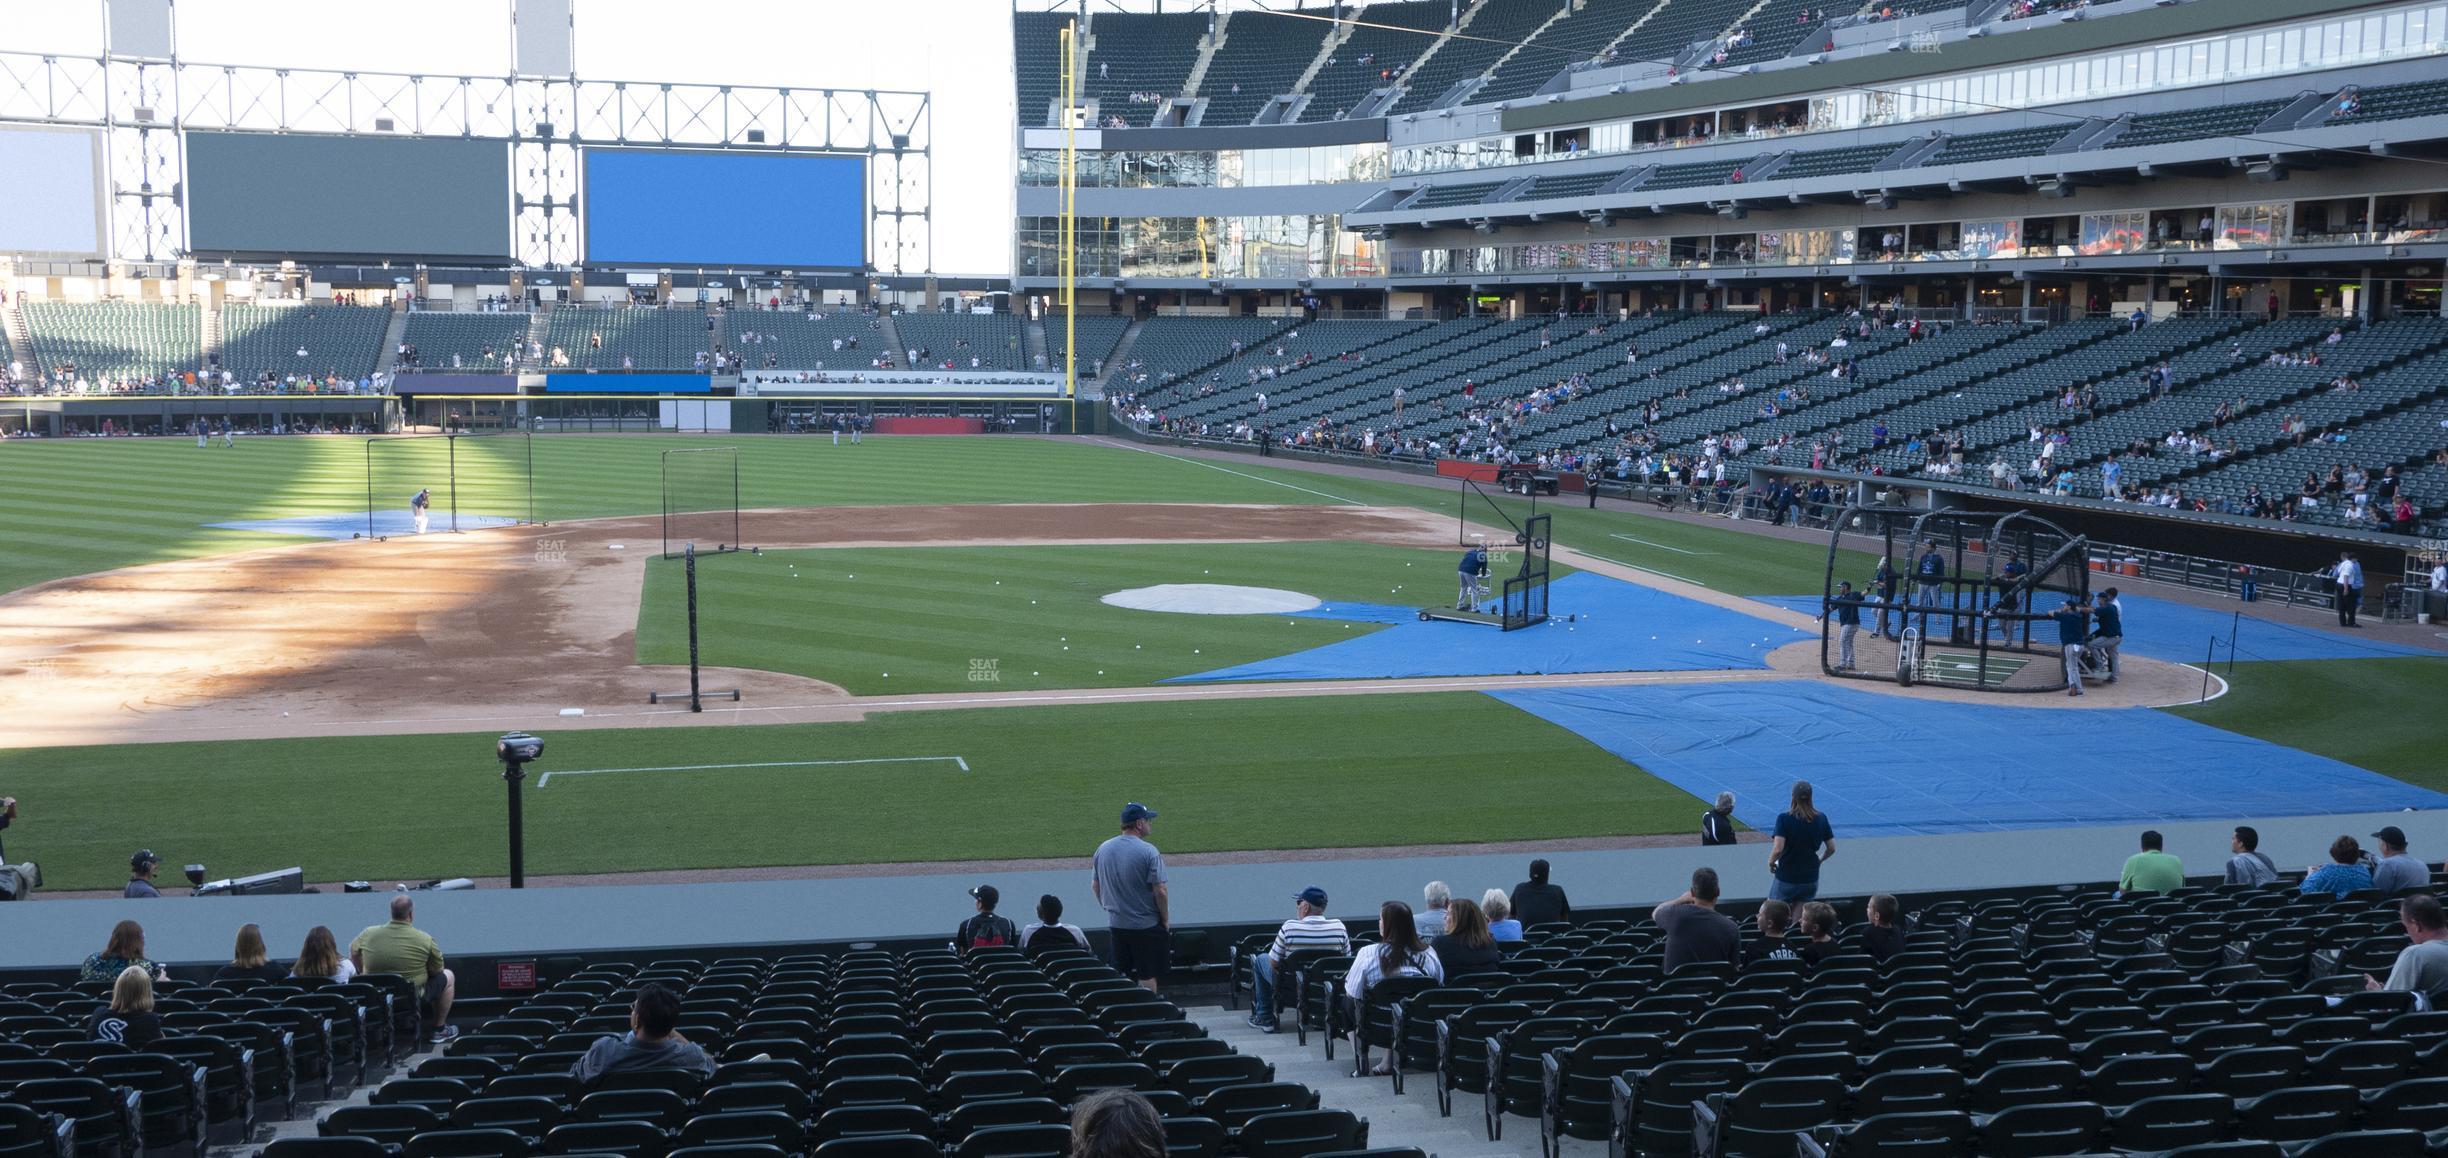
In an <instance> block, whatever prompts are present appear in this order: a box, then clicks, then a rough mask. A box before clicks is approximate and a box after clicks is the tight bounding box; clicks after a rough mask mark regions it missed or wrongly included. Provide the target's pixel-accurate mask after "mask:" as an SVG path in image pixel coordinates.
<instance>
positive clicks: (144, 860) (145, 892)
mask: <svg viewBox="0 0 2448 1158" xmlns="http://www.w3.org/2000/svg"><path fill="white" fill-rule="evenodd" d="M160 864H161V858H160V857H158V856H155V855H153V850H152V849H149V848H140V849H137V850H136V855H134V856H131V857H129V858H128V883H127V887H126V888H124V889H121V890H120V891H119V895H120V896H122V897H126V898H128V899H130V900H134V899H136V898H139V897H158V896H160V895H161V890H160V889H157V888H154V887H153V870H154V868H155V867H156V866H158V865H160Z"/></svg>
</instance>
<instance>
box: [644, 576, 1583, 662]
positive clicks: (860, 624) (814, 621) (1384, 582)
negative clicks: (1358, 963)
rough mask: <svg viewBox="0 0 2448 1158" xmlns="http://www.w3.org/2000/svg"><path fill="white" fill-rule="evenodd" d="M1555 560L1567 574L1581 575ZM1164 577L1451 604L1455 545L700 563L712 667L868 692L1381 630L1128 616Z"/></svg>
mask: <svg viewBox="0 0 2448 1158" xmlns="http://www.w3.org/2000/svg"><path fill="white" fill-rule="evenodd" d="M1570 570H1571V569H1570V568H1568V567H1564V566H1563V565H1561V564H1557V565H1556V566H1555V567H1554V570H1553V574H1554V575H1555V576H1557V577H1559V578H1560V577H1562V576H1563V575H1565V574H1567V573H1569V572H1570ZM646 575H647V581H646V593H645V598H644V601H643V604H642V606H641V607H640V609H639V613H638V633H637V638H638V647H637V655H638V662H640V663H668V664H679V663H686V662H688V634H687V622H686V617H685V616H684V614H683V613H682V608H684V607H685V606H686V602H685V599H684V597H683V595H682V593H681V572H680V566H679V564H678V563H677V562H675V561H672V560H660V559H658V560H655V561H653V562H651V563H649V564H648V566H647V572H646ZM1159 583H1230V584H1237V585H1244V586H1252V587H1281V588H1288V589H1291V590H1295V591H1300V592H1303V593H1306V594H1309V595H1314V596H1317V597H1318V598H1320V599H1325V600H1329V601H1332V602H1350V603H1391V604H1397V605H1402V606H1426V605H1432V604H1433V605H1450V604H1451V603H1452V602H1453V599H1454V594H1455V592H1454V553H1453V552H1450V551H1422V550H1412V549H1405V548H1400V547H1386V546H1379V545H1376V544H1372V543H1230V544H1167V545H1161V546H1120V547H908V548H901V547H893V548H852V549H843V550H817V551H768V552H765V553H764V554H762V555H744V554H729V555H721V556H712V557H704V558H700V559H699V560H698V564H697V586H698V593H699V598H698V606H699V612H698V620H699V629H698V630H699V637H700V640H701V645H700V653H701V655H702V657H703V661H704V662H705V663H708V664H718V665H723V666H729V667H751V668H762V669H765V670H768V671H780V672H789V673H792V674H795V675H804V676H812V677H814V678H817V679H822V680H828V681H831V682H833V683H837V684H840V685H842V686H843V687H845V688H847V689H849V690H850V691H852V692H855V693H858V694H860V695H875V694H880V693H886V692H941V691H958V690H961V689H964V688H967V689H976V688H980V687H984V688H988V689H1003V688H1009V689H1032V688H1091V687H1135V686H1140V685H1145V684H1152V683H1155V682H1158V681H1160V680H1164V679H1168V678H1171V677H1173V676H1183V675H1194V674H1196V673H1198V672H1203V671H1211V670H1214V669H1216V668H1220V667H1230V666H1232V665H1234V664H1240V663H1248V662H1250V661H1252V660H1260V659H1268V658H1272V657H1274V656H1279V655H1287V654H1290V653H1292V652H1295V651H1301V650H1304V649H1307V648H1312V647H1318V646H1322V645H1324V644H1328V643H1333V642H1335V641H1336V640H1340V639H1349V638H1352V637H1355V636H1359V635H1366V634H1368V633H1370V632H1373V631H1376V630H1379V628H1380V627H1381V626H1382V625H1379V624H1373V623H1365V622H1357V621H1343V620H1336V619H1315V618H1309V617H1304V616H1280V615H1181V614H1174V613H1170V612H1159V611H1132V610H1128V609H1125V608H1120V607H1114V606H1110V605H1108V604H1105V603H1101V602H1099V601H1098V600H1099V599H1100V598H1101V597H1102V596H1104V595H1107V594H1109V593H1111V592H1115V591H1120V590H1124V589H1127V588H1132V587H1147V586H1153V585H1156V584H1159Z"/></svg>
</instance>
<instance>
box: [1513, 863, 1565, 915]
mask: <svg viewBox="0 0 2448 1158" xmlns="http://www.w3.org/2000/svg"><path fill="white" fill-rule="evenodd" d="M1512 899H1513V919H1515V920H1517V921H1520V922H1521V923H1522V925H1523V926H1524V927H1525V928H1536V927H1537V926H1540V925H1545V924H1552V923H1554V922H1558V921H1569V920H1572V902H1571V901H1570V900H1567V899H1566V898H1565V896H1564V889H1563V887H1562V886H1560V885H1551V884H1548V883H1547V861H1546V860H1545V859H1544V858H1541V859H1538V860H1533V861H1531V862H1530V879H1529V880H1526V881H1523V882H1521V883H1520V884H1517V885H1515V886H1513V898H1512Z"/></svg>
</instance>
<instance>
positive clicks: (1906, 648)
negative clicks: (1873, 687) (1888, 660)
mask: <svg viewBox="0 0 2448 1158" xmlns="http://www.w3.org/2000/svg"><path fill="white" fill-rule="evenodd" d="M1920 664H1921V629H1920V628H1918V627H1907V628H1905V629H1904V632H1903V635H1902V636H1901V637H1900V638H1898V639H1897V640H1896V668H1895V671H1896V683H1897V684H1899V685H1901V686H1904V687H1908V688H1909V687H1911V686H1913V669H1914V668H1917V667H1919V666H1920Z"/></svg>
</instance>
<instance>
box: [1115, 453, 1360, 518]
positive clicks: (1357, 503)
mask: <svg viewBox="0 0 2448 1158" xmlns="http://www.w3.org/2000/svg"><path fill="white" fill-rule="evenodd" d="M1097 441H1098V442H1102V443H1104V444H1105V445H1107V446H1111V447H1115V448H1118V449H1121V450H1135V451H1138V452H1139V453H1141V454H1152V455H1155V456H1156V457H1158V458H1169V459H1172V460H1173V461H1175V462H1186V463H1189V464H1190V465H1192V466H1203V467H1206V468H1207V469H1209V470H1220V471H1223V472H1224V473H1226V474H1229V475H1234V476H1237V477H1240V478H1245V479H1248V480H1250V481H1251V482H1262V483H1273V484H1274V485H1276V486H1279V487H1283V488H1285V489H1287V490H1296V491H1299V492H1300V493H1302V494H1305V495H1316V496H1317V497H1319V498H1321V499H1333V500H1334V501H1336V502H1338V503H1349V504H1351V505H1352V506H1355V507H1365V506H1367V505H1368V504H1367V503H1364V502H1361V501H1360V500H1358V499H1347V498H1344V497H1343V496H1341V495H1330V494H1327V493H1326V492H1324V491H1313V490H1310V489H1309V488H1308V487H1304V486H1294V485H1292V484H1291V483H1288V482H1285V481H1283V480H1282V479H1272V478H1260V477H1259V476H1257V475H1254V474H1242V473H1241V472H1240V471H1237V470H1234V469H1233V468H1231V467H1228V466H1217V465H1216V464H1214V463H1212V462H1202V461H1200V460H1198V459H1195V458H1183V457H1182V456H1180V455H1178V454H1166V453H1165V452H1163V451H1161V450H1149V449H1148V448H1147V447H1144V446H1132V445H1131V444H1129V443H1127V442H1115V441H1114V440H1112V439H1110V438H1100V439H1098V440H1097Z"/></svg>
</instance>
